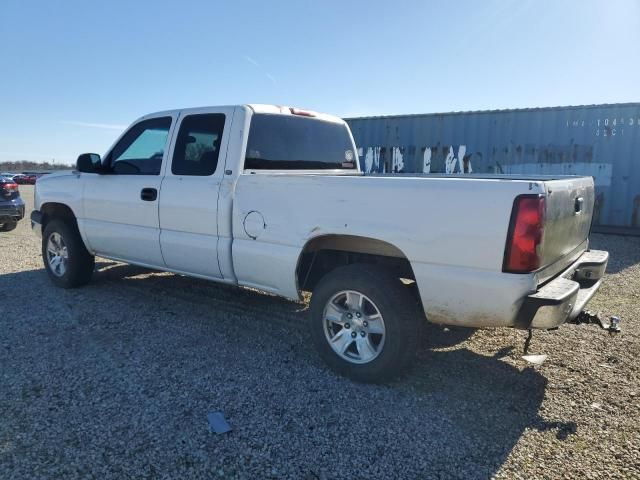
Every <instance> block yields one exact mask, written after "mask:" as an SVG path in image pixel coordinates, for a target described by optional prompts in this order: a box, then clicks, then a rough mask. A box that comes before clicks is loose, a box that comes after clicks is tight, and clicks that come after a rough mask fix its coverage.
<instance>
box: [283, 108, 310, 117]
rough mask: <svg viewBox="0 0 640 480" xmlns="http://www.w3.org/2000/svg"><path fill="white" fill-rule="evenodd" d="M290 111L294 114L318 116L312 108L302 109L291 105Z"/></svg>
mask: <svg viewBox="0 0 640 480" xmlns="http://www.w3.org/2000/svg"><path fill="white" fill-rule="evenodd" d="M289 111H290V112H291V113H292V114H293V115H300V116H301V117H315V116H316V112H312V111H311V110H302V109H300V108H294V107H291V108H289Z"/></svg>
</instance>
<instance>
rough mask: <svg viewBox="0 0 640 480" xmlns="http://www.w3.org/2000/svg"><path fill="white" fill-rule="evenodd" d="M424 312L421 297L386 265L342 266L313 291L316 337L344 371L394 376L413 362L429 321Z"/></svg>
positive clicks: (361, 377) (367, 377)
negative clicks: (426, 320) (416, 297)
mask: <svg viewBox="0 0 640 480" xmlns="http://www.w3.org/2000/svg"><path fill="white" fill-rule="evenodd" d="M420 312H421V310H420V308H419V306H418V304H417V301H416V299H415V297H414V296H413V295H411V293H410V292H409V291H408V290H407V288H406V287H404V286H403V285H402V283H401V282H400V280H399V279H398V278H395V277H394V276H393V275H391V274H390V273H389V272H387V271H385V270H384V269H380V268H378V267H376V266H371V265H364V264H363V265H349V266H346V267H341V268H338V269H336V270H334V271H332V272H331V273H329V274H327V275H326V276H325V277H324V278H323V279H321V280H320V282H319V284H318V286H317V287H316V289H315V290H314V292H313V296H312V297H311V317H312V335H313V341H314V344H315V346H316V348H317V350H318V352H319V354H320V356H321V357H322V358H323V360H324V361H326V362H327V364H328V365H329V366H330V367H331V368H332V369H333V370H334V371H336V372H338V373H340V374H341V375H345V376H347V377H349V378H352V379H354V380H357V381H361V382H384V381H388V380H390V379H392V378H394V377H397V376H399V375H401V374H403V373H405V372H406V371H407V370H408V368H409V367H410V366H411V363H412V360H413V358H414V356H415V352H416V349H417V346H418V343H419V339H420V334H421V331H422V326H423V324H424V322H425V319H424V315H421V313H420Z"/></svg>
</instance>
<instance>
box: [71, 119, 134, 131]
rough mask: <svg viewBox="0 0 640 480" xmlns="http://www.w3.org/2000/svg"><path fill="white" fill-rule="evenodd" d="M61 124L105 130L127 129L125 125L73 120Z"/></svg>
mask: <svg viewBox="0 0 640 480" xmlns="http://www.w3.org/2000/svg"><path fill="white" fill-rule="evenodd" d="M62 123H64V124H65V125H74V126H76V127H88V128H102V129H105V130H124V129H125V128H127V125H118V124H113V123H91V122H76V121H73V120H65V121H63V122H62Z"/></svg>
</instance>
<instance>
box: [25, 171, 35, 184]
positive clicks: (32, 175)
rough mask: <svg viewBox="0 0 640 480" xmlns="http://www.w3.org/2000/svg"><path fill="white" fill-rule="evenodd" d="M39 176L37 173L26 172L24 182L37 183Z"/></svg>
mask: <svg viewBox="0 0 640 480" xmlns="http://www.w3.org/2000/svg"><path fill="white" fill-rule="evenodd" d="M37 179H38V176H37V175H36V174H35V173H25V174H24V176H23V178H22V182H23V184H25V185H35V184H36V180H37Z"/></svg>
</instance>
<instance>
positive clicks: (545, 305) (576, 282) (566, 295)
mask: <svg viewBox="0 0 640 480" xmlns="http://www.w3.org/2000/svg"><path fill="white" fill-rule="evenodd" d="M608 261H609V253H608V252H605V251H602V250H590V251H587V252H584V253H583V254H582V255H581V256H580V257H579V258H578V260H576V261H575V262H574V263H573V264H572V265H571V266H570V267H569V268H568V269H566V270H565V271H564V272H562V273H561V274H560V275H559V276H558V277H556V278H554V279H553V280H551V281H549V282H548V283H546V284H545V285H543V286H542V287H540V289H539V290H538V291H537V292H536V293H533V294H531V295H528V296H527V298H526V299H525V301H524V303H523V304H522V307H521V308H520V312H519V314H518V321H517V326H518V327H519V328H539V329H550V328H556V327H558V326H560V325H562V324H563V323H565V322H568V321H570V320H573V319H574V318H575V317H577V316H578V314H579V313H580V312H581V311H582V309H583V308H584V307H585V305H586V304H587V303H588V302H589V300H591V297H593V295H594V294H595V293H596V292H597V291H598V288H600V284H601V283H602V278H603V276H604V272H605V270H606V268H607V262H608Z"/></svg>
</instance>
